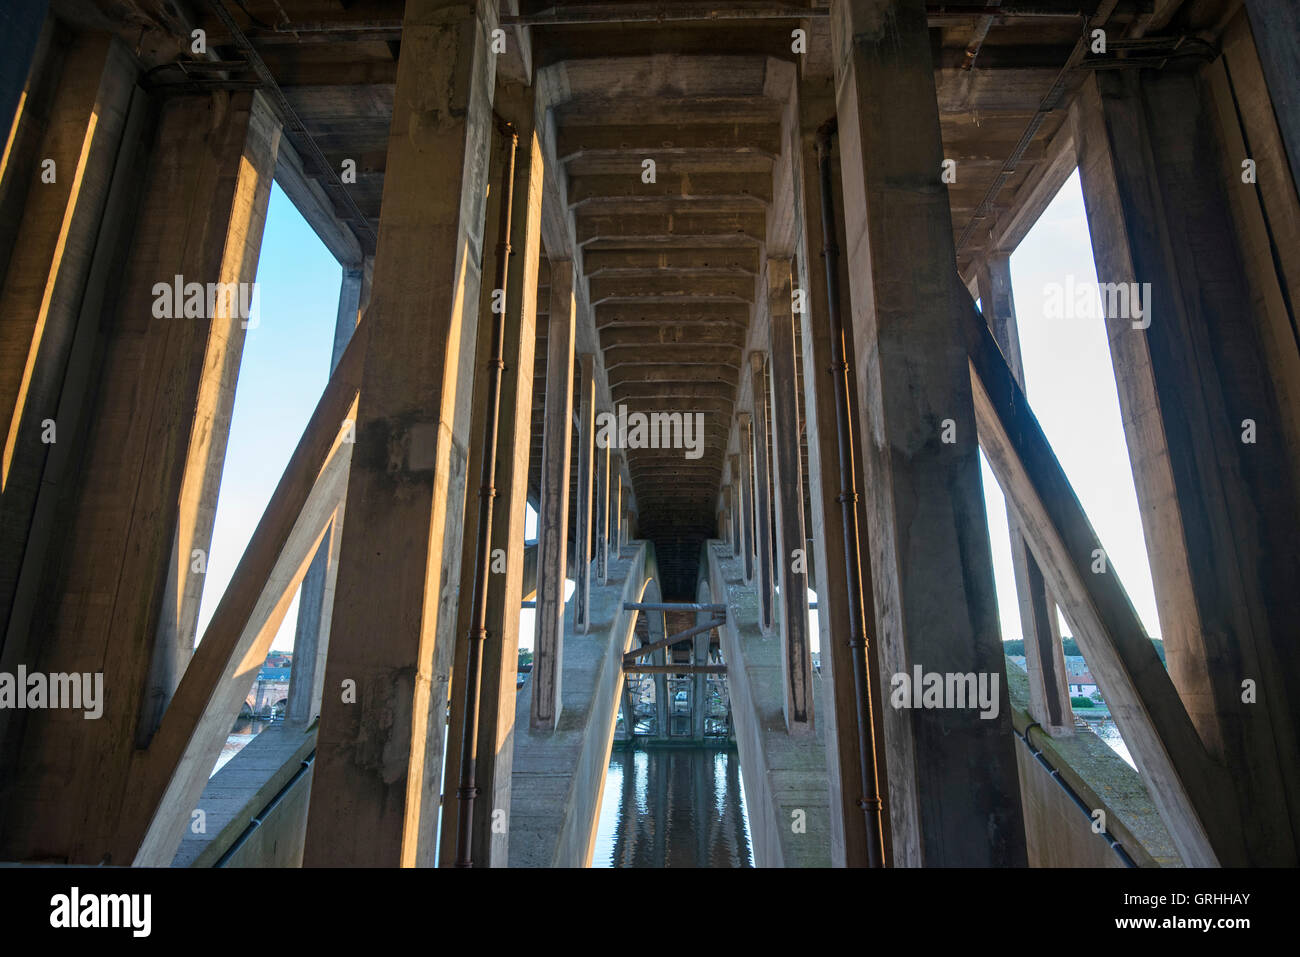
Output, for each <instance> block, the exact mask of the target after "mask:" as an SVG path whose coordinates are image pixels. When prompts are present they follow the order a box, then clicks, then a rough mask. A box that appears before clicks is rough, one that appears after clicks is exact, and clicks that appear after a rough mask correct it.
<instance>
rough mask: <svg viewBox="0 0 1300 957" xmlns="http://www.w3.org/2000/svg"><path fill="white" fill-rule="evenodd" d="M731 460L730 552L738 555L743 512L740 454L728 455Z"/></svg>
mask: <svg viewBox="0 0 1300 957" xmlns="http://www.w3.org/2000/svg"><path fill="white" fill-rule="evenodd" d="M730 461H731V554H732V555H739V554H740V548H741V544H742V542H741V538H742V535H741V525H742V523H743V520H744V513H743V512H742V510H741V501H742V495H741V487H740V456H739V455H732V456H730Z"/></svg>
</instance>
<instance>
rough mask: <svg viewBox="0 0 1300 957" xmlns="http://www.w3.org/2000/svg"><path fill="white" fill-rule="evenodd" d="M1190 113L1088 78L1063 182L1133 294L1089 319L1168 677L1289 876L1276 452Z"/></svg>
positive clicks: (1281, 479) (1258, 838)
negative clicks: (1120, 424) (1105, 353)
mask: <svg viewBox="0 0 1300 957" xmlns="http://www.w3.org/2000/svg"><path fill="white" fill-rule="evenodd" d="M1206 99H1207V98H1206V97H1205V95H1204V92H1203V87H1202V86H1201V85H1200V84H1199V83H1198V81H1197V79H1196V78H1195V77H1192V76H1182V75H1173V74H1170V75H1165V74H1159V75H1151V76H1146V75H1143V76H1142V77H1138V76H1136V75H1134V76H1131V77H1130V76H1107V77H1090V78H1089V80H1088V82H1087V83H1086V84H1085V85H1084V87H1083V89H1082V91H1081V96H1080V99H1079V100H1078V101H1077V102H1076V104H1075V109H1076V114H1075V115H1076V120H1077V122H1078V123H1079V124H1080V126H1079V130H1080V135H1079V136H1078V138H1077V141H1078V142H1079V143H1080V144H1081V150H1082V152H1081V155H1080V164H1079V168H1080V174H1081V178H1082V181H1083V188H1084V199H1085V201H1086V205H1087V210H1088V224H1089V229H1090V231H1091V233H1092V241H1093V253H1094V258H1095V260H1096V266H1097V277H1098V279H1099V280H1100V281H1101V282H1102V283H1103V284H1105V283H1122V284H1129V283H1137V284H1139V285H1138V286H1137V289H1138V290H1139V291H1140V292H1141V293H1142V297H1141V302H1142V305H1143V308H1144V315H1143V316H1142V317H1140V318H1139V317H1137V316H1136V315H1135V314H1134V309H1133V303H1132V299H1131V296H1129V297H1125V298H1124V299H1121V298H1120V297H1119V296H1118V295H1112V296H1110V297H1106V296H1103V306H1104V308H1105V311H1106V317H1107V318H1106V325H1107V335H1108V337H1109V340H1110V348H1111V356H1112V359H1113V360H1114V364H1115V378H1116V386H1117V391H1118V394H1119V399H1120V409H1121V414H1122V418H1123V421H1124V430H1125V435H1126V437H1127V439H1128V444H1129V457H1130V459H1131V460H1132V462H1133V474H1134V483H1135V485H1136V488H1137V493H1138V501H1139V503H1140V504H1141V506H1142V508H1141V512H1142V517H1143V523H1144V531H1145V533H1146V540H1147V553H1148V556H1149V558H1150V561H1151V573H1152V579H1153V582H1154V584H1155V589H1156V602H1157V606H1158V611H1159V614H1160V630H1161V635H1162V637H1163V638H1164V641H1165V649H1166V653H1167V656H1168V663H1169V674H1170V677H1171V678H1172V679H1173V682H1174V685H1175V686H1176V687H1177V688H1178V691H1179V695H1180V697H1181V698H1182V700H1183V703H1184V705H1185V706H1186V708H1187V711H1188V714H1189V715H1190V716H1191V718H1192V721H1193V723H1194V724H1195V725H1196V729H1197V731H1198V732H1199V734H1200V736H1201V738H1202V740H1203V741H1204V742H1205V746H1206V749H1207V751H1208V752H1209V753H1210V754H1211V755H1212V756H1213V757H1214V758H1216V759H1217V760H1219V761H1221V762H1223V764H1224V765H1225V766H1226V768H1227V770H1228V772H1229V777H1230V779H1231V780H1232V782H1233V784H1234V786H1235V788H1236V790H1237V800H1238V804H1239V806H1240V807H1241V808H1243V809H1249V812H1248V813H1243V826H1244V828H1245V838H1246V846H1247V850H1246V854H1247V859H1248V861H1249V862H1250V863H1252V864H1273V865H1283V864H1294V863H1295V861H1296V860H1297V848H1298V847H1300V842H1298V841H1297V837H1296V835H1297V834H1300V769H1297V768H1296V767H1295V766H1294V762H1293V761H1291V760H1289V758H1287V757H1286V755H1291V754H1294V753H1296V750H1297V748H1300V743H1298V742H1297V728H1296V714H1297V713H1300V712H1298V711H1297V707H1296V691H1295V688H1296V687H1297V684H1300V653H1298V652H1297V649H1296V647H1295V642H1294V641H1293V640H1292V639H1291V638H1290V637H1289V636H1290V635H1292V634H1293V632H1294V622H1295V621H1296V619H1297V617H1300V592H1297V590H1296V588H1295V582H1296V581H1300V557H1298V556H1297V554H1296V551H1295V547H1294V542H1295V540H1296V538H1297V537H1300V520H1298V519H1297V515H1296V511H1297V508H1296V476H1295V471H1294V468H1293V462H1294V459H1293V457H1292V456H1293V453H1294V450H1291V449H1288V448H1287V443H1286V442H1285V441H1284V439H1283V429H1282V428H1281V425H1280V423H1282V421H1283V416H1282V414H1281V412H1280V407H1279V403H1278V399H1277V395H1276V393H1275V391H1274V389H1275V383H1274V381H1273V379H1272V377H1271V376H1270V374H1269V371H1268V363H1267V358H1266V357H1265V356H1264V354H1263V350H1262V348H1261V345H1260V342H1259V335H1260V332H1259V329H1258V327H1257V325H1256V322H1257V317H1256V315H1255V312H1254V304H1253V303H1254V300H1253V296H1252V289H1251V287H1250V283H1249V282H1248V280H1247V278H1246V274H1245V267H1244V265H1243V258H1244V255H1243V252H1242V251H1241V249H1240V248H1239V247H1238V245H1237V244H1236V243H1235V242H1234V241H1233V240H1234V238H1235V236H1236V233H1235V231H1234V225H1233V222H1232V220H1231V216H1230V207H1229V200H1228V197H1227V194H1226V190H1228V189H1232V188H1236V187H1235V186H1234V185H1233V183H1235V182H1236V179H1235V178H1234V179H1231V180H1225V177H1224V176H1223V173H1222V171H1223V169H1225V168H1230V167H1233V168H1235V166H1236V164H1237V162H1238V161H1237V160H1236V158H1235V157H1233V158H1231V160H1232V162H1231V164H1230V166H1227V165H1225V164H1224V162H1223V160H1222V159H1221V158H1220V156H1219V147H1218V145H1217V142H1216V139H1215V136H1214V126H1213V120H1212V110H1211V107H1210V105H1209V104H1208V103H1207V102H1206ZM1247 188H1249V187H1247ZM1188 197H1196V202H1194V203H1191V202H1189V201H1188ZM1143 284H1149V285H1143ZM1103 288H1105V287H1104V286H1103ZM1124 289H1125V291H1126V292H1128V291H1129V289H1130V287H1128V286H1127V285H1126V286H1125V287H1124ZM1107 298H1109V300H1110V301H1106V300H1107ZM1125 300H1128V301H1125ZM1250 423H1254V429H1255V430H1256V431H1255V434H1253V435H1252V434H1250V432H1249V429H1250ZM1246 681H1252V682H1254V686H1255V689H1256V696H1255V697H1254V700H1253V702H1252V701H1243V700H1242V699H1243V697H1247V695H1245V694H1244V692H1243V682H1246Z"/></svg>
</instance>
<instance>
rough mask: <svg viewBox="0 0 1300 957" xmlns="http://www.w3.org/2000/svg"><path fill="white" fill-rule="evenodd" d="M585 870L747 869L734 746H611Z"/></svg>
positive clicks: (745, 819)
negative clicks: (593, 843)
mask: <svg viewBox="0 0 1300 957" xmlns="http://www.w3.org/2000/svg"><path fill="white" fill-rule="evenodd" d="M591 863H592V866H593V867H753V865H754V861H753V852H752V848H751V845H750V840H749V818H748V816H747V814H746V812H745V800H744V790H743V788H742V787H741V783H740V760H739V758H738V757H737V755H736V753H735V752H734V751H724V750H715V749H709V748H656V749H648V750H626V749H622V748H616V749H615V750H614V752H613V754H611V755H610V760H609V771H608V776H607V777H606V779H605V793H604V796H603V798H602V802H601V809H600V823H599V825H598V828H597V831H596V847H595V851H594V853H593V854H592V862H591Z"/></svg>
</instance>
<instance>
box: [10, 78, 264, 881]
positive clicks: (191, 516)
mask: <svg viewBox="0 0 1300 957" xmlns="http://www.w3.org/2000/svg"><path fill="white" fill-rule="evenodd" d="M114 55H115V56H116V54H114ZM78 65H79V61H77V62H76V63H74V65H73V68H74V69H75V68H76V67H77V66H78ZM121 81H122V82H124V83H125V84H126V85H127V87H128V88H129V87H130V85H131V84H132V83H133V81H134V71H133V69H128V70H126V72H125V73H124V74H122V75H121ZM110 119H111V112H110V111H108V110H105V111H103V112H101V113H99V115H98V116H97V118H96V120H95V123H96V125H97V124H98V123H99V122H105V121H108V120H110ZM279 136H280V128H279V125H278V123H277V122H276V121H275V119H274V118H273V116H272V114H271V112H270V110H269V109H268V108H267V107H266V105H265V103H264V102H263V101H262V99H261V97H260V95H257V94H249V93H238V94H226V93H222V94H218V95H213V96H193V97H191V96H182V97H175V98H170V99H167V100H166V101H165V102H164V103H163V104H162V107H161V113H160V116H159V118H158V121H157V134H156V136H155V138H154V140H153V149H152V151H151V153H150V156H149V164H148V171H147V172H146V173H145V174H144V177H143V183H142V185H141V186H140V194H139V195H140V197H141V198H140V202H139V206H138V208H137V211H136V215H135V231H134V236H133V238H132V240H131V242H130V243H129V245H128V246H127V247H126V248H127V249H129V253H128V252H123V251H122V250H121V248H120V247H119V250H117V251H116V254H117V255H124V256H125V262H123V260H122V259H116V260H115V259H114V258H113V255H114V254H113V253H109V252H107V251H105V253H104V254H105V255H106V256H108V261H107V262H106V263H105V264H104V265H105V268H109V265H110V264H111V268H112V270H113V273H114V281H115V283H116V285H115V286H114V287H112V288H113V292H114V299H113V301H112V302H111V303H110V304H109V305H108V306H107V308H106V309H104V310H103V311H102V312H100V311H98V310H97V311H96V313H95V315H94V318H93V319H92V320H91V321H92V327H91V328H92V329H94V330H95V331H96V332H97V333H98V335H99V336H100V337H101V341H100V343H99V349H100V350H101V351H100V353H99V355H100V359H99V363H100V364H99V367H98V383H97V386H96V387H95V391H94V394H93V395H92V396H90V399H89V404H87V406H86V415H85V419H86V422H85V423H84V424H83V426H82V428H81V429H80V430H78V431H77V432H73V433H71V434H64V433H61V434H60V436H59V441H60V444H62V443H63V442H67V443H69V446H70V447H72V448H76V449H77V450H78V457H79V458H78V462H77V465H76V466H75V468H70V469H69V475H68V477H67V478H66V482H67V484H66V485H65V486H64V490H63V491H64V496H65V497H64V499H63V502H62V503H61V505H60V506H58V509H59V515H58V517H57V520H56V521H57V528H58V529H59V534H58V537H57V539H56V540H55V541H53V542H52V543H51V545H50V551H51V554H50V556H49V559H48V561H47V562H46V563H45V568H46V569H47V573H46V576H45V578H44V580H43V583H42V584H41V586H40V588H39V590H38V594H40V595H41V596H42V600H41V602H40V603H39V604H37V605H36V606H35V607H33V608H32V610H31V619H30V622H31V624H30V634H31V635H33V636H40V639H41V648H40V650H39V652H38V653H37V654H35V655H34V656H32V657H30V658H28V660H27V662H26V663H27V665H28V667H29V668H33V670H37V669H39V670H41V671H58V672H102V673H103V675H104V687H105V689H106V694H105V707H104V714H103V716H102V718H101V719H100V720H97V721H89V722H87V721H83V720H82V716H81V715H80V714H79V713H75V712H68V711H47V712H39V713H35V712H34V713H30V714H28V715H27V717H26V738H25V741H26V744H25V746H24V753H23V757H22V758H21V760H20V762H19V766H18V768H17V770H16V773H15V774H14V775H13V777H12V778H11V779H10V780H11V782H12V783H13V786H14V791H13V799H12V801H11V802H10V804H9V808H8V810H9V813H10V814H12V815H13V817H12V820H15V821H18V820H21V821H23V826H22V827H21V828H16V827H7V828H4V829H3V831H4V833H5V834H6V835H7V837H6V843H5V847H4V851H3V853H4V856H5V857H6V858H7V859H23V858H26V857H29V856H31V855H33V854H39V855H40V856H42V857H50V856H52V857H66V858H67V859H68V860H69V861H70V862H82V863H90V862H94V863H99V862H101V861H103V860H105V857H106V855H108V856H109V857H111V856H112V851H111V849H112V848H116V849H117V850H118V852H119V854H123V853H127V852H128V851H124V849H123V848H121V847H117V842H118V840H119V838H120V834H119V830H118V823H119V817H120V812H121V807H122V800H123V794H124V780H125V777H126V775H127V774H128V770H129V767H130V765H131V762H132V760H133V756H134V751H135V747H136V744H137V741H136V738H135V735H134V734H133V732H134V731H135V730H136V729H137V727H139V722H141V721H142V720H145V718H144V716H145V715H147V714H148V713H150V707H149V706H150V702H149V701H148V700H146V691H147V690H148V689H149V688H151V687H154V688H156V687H159V686H160V685H162V686H167V687H174V686H175V677H176V676H178V675H179V671H180V669H181V668H182V667H183V665H184V660H183V659H182V657H181V654H180V652H181V651H182V649H181V648H179V647H177V646H176V645H171V646H162V645H161V644H159V645H158V646H157V647H156V649H155V642H154V641H152V640H151V639H152V637H153V636H156V635H157V634H158V633H159V627H160V621H159V619H160V614H161V609H160V605H161V598H162V594H163V591H164V588H165V586H166V581H167V575H168V561H169V559H170V558H171V557H172V556H173V555H174V554H176V552H175V550H174V549H175V546H176V542H177V535H178V532H179V533H181V534H190V535H192V537H191V538H190V539H189V540H188V541H184V542H183V543H182V548H184V554H185V555H186V556H187V557H189V556H191V554H192V550H194V549H199V550H201V551H202V552H203V554H204V556H206V552H207V547H208V540H207V538H208V536H209V535H210V533H211V512H210V511H209V510H210V509H211V507H212V505H213V503H214V501H215V485H216V477H217V475H219V472H220V460H221V456H222V454H223V453H224V446H225V436H226V430H227V429H228V427H229V412H230V402H231V401H232V399H233V390H234V379H235V375H236V373H237V370H238V367H239V358H240V349H241V347H242V341H243V335H244V328H243V324H244V321H245V320H244V318H243V317H242V316H241V315H240V312H241V309H240V308H239V306H240V302H239V299H240V297H239V294H238V293H236V294H235V296H234V297H233V300H232V299H231V298H227V297H224V296H213V297H212V300H214V301H211V302H209V301H206V300H207V298H208V297H206V296H204V297H202V298H203V299H204V300H205V301H204V302H203V303H202V307H201V308H199V304H198V303H197V302H194V301H193V300H191V302H192V304H193V306H192V308H193V311H196V312H201V313H202V314H201V315H198V316H195V315H193V314H191V315H190V316H189V317H187V316H186V314H185V302H184V301H182V302H179V303H178V302H175V301H174V297H175V283H176V282H178V281H179V282H181V283H182V285H184V284H185V283H200V284H203V285H204V287H205V288H206V285H207V284H208V283H214V284H215V283H218V282H220V283H233V284H237V286H239V285H242V288H244V289H245V290H247V289H248V288H249V286H250V285H251V283H252V281H253V278H254V275H255V270H256V266H257V258H258V252H259V248H260V243H261V234H262V226H263V221H264V218H265V212H266V206H267V202H268V199H269V195H270V188H271V177H272V175H273V171H274V168H275V157H276V150H277V147H278V144H279ZM137 169H139V167H137ZM68 172H69V173H73V169H69V170H68ZM97 175H98V174H97ZM74 179H75V174H74ZM83 183H84V179H83ZM182 197H195V198H197V197H201V198H202V201H201V202H200V201H199V200H198V199H195V201H193V202H185V201H178V199H180V198H182ZM11 270H12V266H11ZM178 276H179V277H181V278H180V279H179V280H177V279H176V277H178ZM75 295H76V296H80V293H79V292H78V293H76V294H75ZM180 298H181V299H182V300H184V298H185V297H184V296H183V295H182V296H181V297H180ZM169 299H171V300H172V301H171V303H170V305H171V307H172V309H171V314H170V315H168V310H167V308H166V307H167V306H168V300H169ZM87 304H88V303H87ZM178 309H179V311H177V310H178ZM93 351H94V350H93V349H92V352H93ZM81 374H83V375H87V376H89V375H90V374H91V373H90V372H89V371H88V370H86V369H83V370H82V372H81ZM83 385H84V383H83ZM124 501H130V502H136V503H142V504H141V506H140V507H136V508H124V507H123V504H122V503H123V502H124ZM175 503H179V510H178V509H177V507H176V504H175ZM146 506H147V507H146ZM205 514H206V515H207V518H204V515H205ZM202 567H203V566H202V565H201V564H191V563H190V562H188V561H187V563H186V565H185V571H186V573H187V574H188V573H190V572H191V571H193V573H194V574H198V569H201V568H202ZM150 596H153V597H152V600H150ZM88 610H93V613H90V612H88ZM11 627H12V625H11ZM186 650H187V649H186ZM6 652H8V648H6ZM5 667H6V670H7V669H8V665H7V664H6V666H5ZM167 668H170V669H172V670H171V675H172V677H169V678H167V679H166V680H165V681H163V680H159V679H158V678H157V676H158V675H160V674H161V673H162V672H163V671H164V670H166V669H167ZM109 689H111V690H109ZM74 718H75V720H76V727H75V729H74V728H64V727H63V725H62V722H65V721H71V720H73V719H74ZM53 741H57V742H58V747H57V748H53V749H51V748H49V747H47V746H44V745H42V744H41V742H53ZM56 795H57V800H54V797H55V796H56ZM69 807H75V808H78V811H77V813H76V814H75V815H74V816H73V817H65V816H64V812H61V811H60V810H59V809H60V808H63V809H66V808H69ZM128 850H133V849H128ZM121 860H122V858H121V857H118V858H116V859H114V860H113V862H114V863H120V862H121Z"/></svg>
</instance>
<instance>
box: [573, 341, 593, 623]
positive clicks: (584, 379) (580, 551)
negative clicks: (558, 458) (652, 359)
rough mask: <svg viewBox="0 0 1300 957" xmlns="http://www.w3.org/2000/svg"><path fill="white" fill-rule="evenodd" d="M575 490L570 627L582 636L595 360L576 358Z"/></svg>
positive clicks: (587, 607)
mask: <svg viewBox="0 0 1300 957" xmlns="http://www.w3.org/2000/svg"><path fill="white" fill-rule="evenodd" d="M578 387H579V389H580V390H581V392H580V394H579V396H578V489H577V492H578V494H577V505H576V507H577V509H578V514H577V515H575V516H574V519H575V521H574V545H575V547H576V549H577V555H576V556H575V558H576V559H577V560H576V561H575V562H574V576H573V579H574V589H573V601H574V605H573V623H574V626H575V627H576V628H577V629H578V631H579V632H583V633H585V632H586V631H587V629H588V628H589V627H590V625H591V537H592V485H593V476H592V473H593V472H594V471H595V469H594V467H593V466H594V463H595V458H596V454H595V453H596V357H595V356H594V355H592V354H591V353H589V352H587V353H583V354H582V355H581V356H579V357H578Z"/></svg>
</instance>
